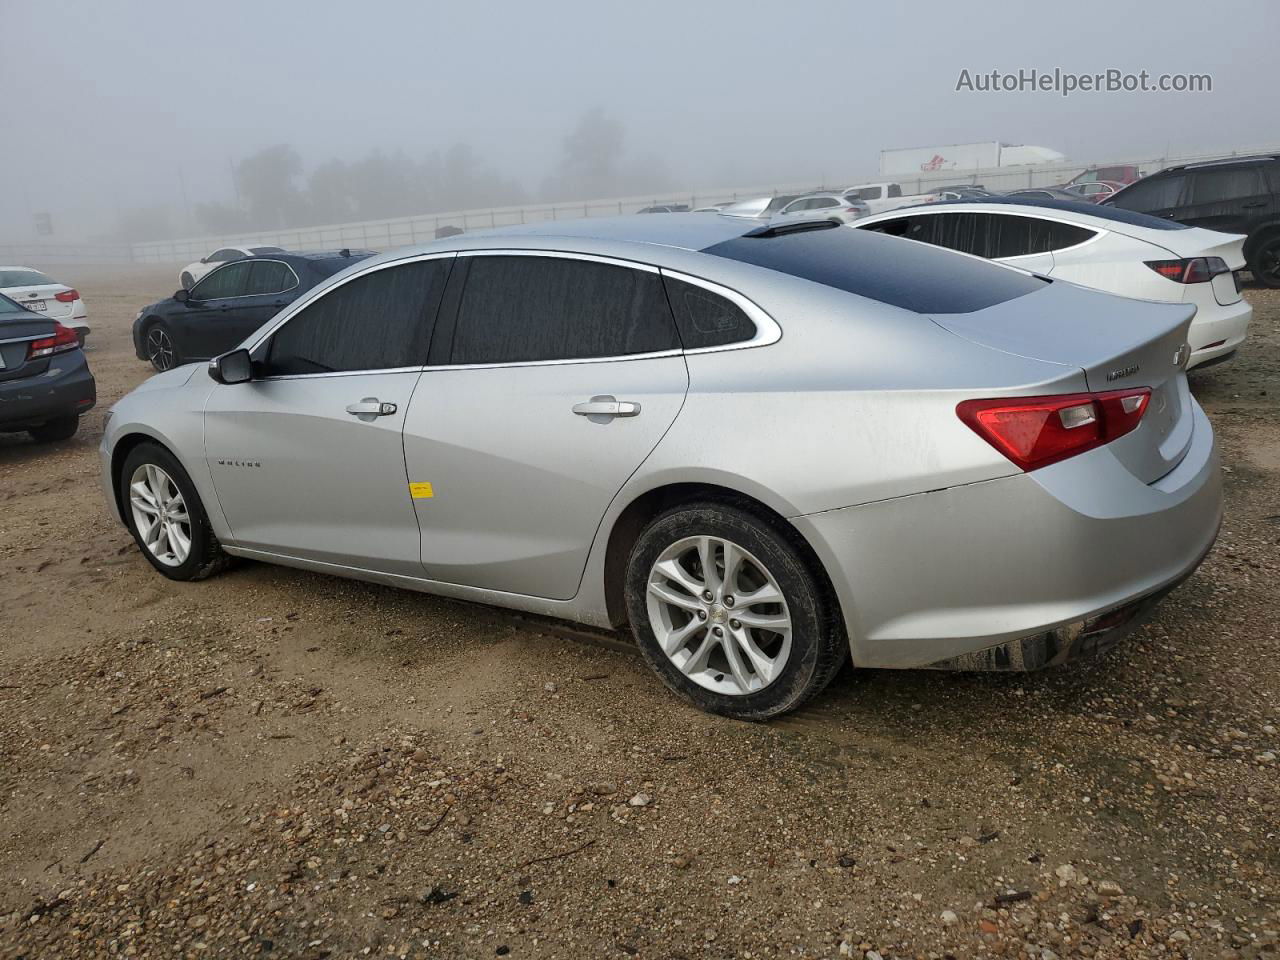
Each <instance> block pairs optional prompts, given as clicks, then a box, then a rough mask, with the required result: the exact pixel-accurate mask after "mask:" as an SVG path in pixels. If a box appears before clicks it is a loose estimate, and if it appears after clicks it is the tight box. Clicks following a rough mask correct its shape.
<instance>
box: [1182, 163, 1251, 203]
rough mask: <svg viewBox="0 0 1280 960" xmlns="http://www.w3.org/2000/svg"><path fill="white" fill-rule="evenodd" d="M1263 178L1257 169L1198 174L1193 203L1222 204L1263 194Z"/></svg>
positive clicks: (1193, 187) (1237, 169)
mask: <svg viewBox="0 0 1280 960" xmlns="http://www.w3.org/2000/svg"><path fill="white" fill-rule="evenodd" d="M1262 192H1263V189H1262V178H1261V177H1259V176H1258V168H1257V167H1236V168H1235V169H1227V170H1200V171H1197V172H1196V175H1195V180H1194V181H1193V186H1192V191H1191V202H1192V203H1222V202H1223V201H1226V200H1237V199H1239V198H1240V197H1252V196H1255V195H1256V194H1259V193H1262Z"/></svg>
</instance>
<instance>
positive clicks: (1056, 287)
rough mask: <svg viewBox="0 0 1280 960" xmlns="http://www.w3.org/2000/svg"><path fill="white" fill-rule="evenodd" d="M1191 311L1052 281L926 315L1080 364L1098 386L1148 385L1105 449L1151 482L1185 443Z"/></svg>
mask: <svg viewBox="0 0 1280 960" xmlns="http://www.w3.org/2000/svg"><path fill="white" fill-rule="evenodd" d="M1195 313H1196V308H1195V307H1194V306H1193V305H1191V304H1180V303H1156V302H1154V301H1150V300H1129V299H1125V298H1122V297H1115V296H1111V295H1109V294H1105V293H1100V292H1098V291H1094V290H1088V289H1086V288H1084V287H1077V286H1075V285H1073V284H1069V283H1063V282H1061V281H1057V282H1054V283H1052V284H1049V285H1047V286H1046V288H1045V289H1044V290H1041V291H1038V292H1036V293H1033V294H1030V295H1028V296H1025V297H1017V298H1015V299H1013V300H1007V301H1005V302H1004V303H1000V304H997V305H996V306H994V307H989V308H988V309H986V310H979V311H977V312H974V313H964V314H938V315H935V316H933V318H932V319H933V320H934V322H935V323H937V324H939V325H940V326H942V327H943V328H944V329H946V330H949V331H950V332H952V333H954V334H956V335H958V336H961V337H964V338H965V339H966V340H970V341H972V342H974V343H979V344H982V345H983V346H987V347H992V348H994V349H996V350H1002V351H1004V352H1005V353H1012V354H1016V355H1018V356H1022V357H1030V358H1033V359H1036V360H1048V361H1051V362H1054V363H1066V364H1071V365H1072V366H1076V367H1079V368H1080V369H1081V370H1083V371H1084V374H1085V380H1086V382H1087V383H1088V385H1089V389H1090V390H1092V391H1094V392H1097V393H1102V392H1107V391H1111V390H1122V389H1126V388H1130V387H1148V388H1150V390H1151V401H1150V403H1149V404H1148V407H1147V412H1146V414H1145V415H1144V416H1143V418H1142V422H1141V423H1140V424H1139V425H1138V428H1137V429H1136V430H1134V431H1133V432H1131V433H1128V434H1126V435H1125V436H1123V437H1121V438H1119V439H1118V440H1115V441H1113V442H1112V443H1110V444H1108V446H1107V449H1108V450H1110V451H1111V452H1112V453H1113V454H1114V455H1115V456H1116V458H1117V459H1119V460H1120V461H1121V462H1122V463H1123V464H1124V465H1125V467H1127V468H1128V469H1129V471H1130V472H1131V473H1133V475H1134V476H1136V477H1138V478H1139V479H1140V480H1142V482H1144V483H1154V482H1155V481H1156V480H1159V479H1160V478H1161V477H1163V476H1164V475H1165V474H1166V473H1168V472H1169V471H1170V470H1172V469H1173V468H1174V467H1176V466H1177V465H1178V463H1179V461H1181V460H1182V458H1183V456H1184V455H1185V454H1186V452H1187V449H1188V448H1189V447H1190V445H1191V430H1192V425H1193V423H1194V417H1193V416H1192V412H1191V411H1192V407H1191V402H1192V401H1191V392H1190V390H1189V389H1188V387H1187V378H1186V374H1185V372H1184V371H1185V367H1186V359H1187V357H1186V354H1189V348H1188V350H1183V347H1184V346H1185V344H1186V342H1187V328H1188V327H1189V326H1190V325H1191V318H1192V317H1194V316H1195Z"/></svg>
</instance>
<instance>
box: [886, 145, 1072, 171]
mask: <svg viewBox="0 0 1280 960" xmlns="http://www.w3.org/2000/svg"><path fill="white" fill-rule="evenodd" d="M1065 159H1067V158H1066V157H1065V156H1063V155H1062V154H1061V153H1059V152H1058V151H1057V150H1050V149H1049V148H1048V147H1036V146H1031V145H1023V144H1009V143H1001V142H1000V141H999V140H990V141H987V142H986V143H952V144H944V145H942V146H937V147H906V148H904V149H901V150H881V151H880V175H881V176H887V177H891V176H917V175H919V174H921V173H943V172H948V171H952V170H988V169H992V168H995V167H1017V166H1024V165H1027V164H1035V163H1056V162H1058V161H1060V160H1065Z"/></svg>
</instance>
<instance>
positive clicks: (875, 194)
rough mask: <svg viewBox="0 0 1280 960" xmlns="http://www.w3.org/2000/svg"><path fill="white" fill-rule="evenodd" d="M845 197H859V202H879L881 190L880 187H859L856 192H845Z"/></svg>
mask: <svg viewBox="0 0 1280 960" xmlns="http://www.w3.org/2000/svg"><path fill="white" fill-rule="evenodd" d="M844 195H845V196H846V197H857V198H858V199H859V200H879V199H880V188H879V187H858V188H856V189H854V190H846V191H845V192H844Z"/></svg>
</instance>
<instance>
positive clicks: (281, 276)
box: [245, 260, 298, 297]
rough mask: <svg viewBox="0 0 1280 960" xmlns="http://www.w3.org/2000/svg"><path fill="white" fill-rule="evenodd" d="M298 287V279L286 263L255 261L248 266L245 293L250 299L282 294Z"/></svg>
mask: <svg viewBox="0 0 1280 960" xmlns="http://www.w3.org/2000/svg"><path fill="white" fill-rule="evenodd" d="M297 285H298V278H297V277H295V276H294V274H293V270H291V269H290V268H289V265H288V264H286V263H281V262H280V261H279V260H256V261H254V262H252V263H251V264H250V269H249V285H248V288H247V289H246V291H245V293H246V295H247V296H250V297H262V296H268V295H269V294H273V293H284V292H285V291H286V290H292V289H293V288H294V287H296V286H297Z"/></svg>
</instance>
